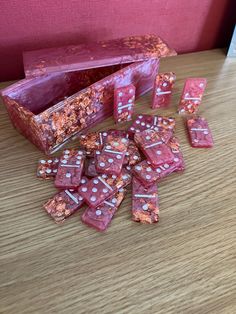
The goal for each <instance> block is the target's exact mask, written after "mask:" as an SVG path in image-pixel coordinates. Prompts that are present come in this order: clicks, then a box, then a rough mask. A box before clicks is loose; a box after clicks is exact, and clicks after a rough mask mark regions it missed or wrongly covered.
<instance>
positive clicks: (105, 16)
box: [0, 0, 235, 81]
mask: <svg viewBox="0 0 236 314" xmlns="http://www.w3.org/2000/svg"><path fill="white" fill-rule="evenodd" d="M233 2H234V3H233ZM233 5H235V1H230V0H178V1H177V0H165V1H163V0H3V1H0V81H5V80H11V79H17V78H20V77H23V76H24V74H23V65H22V51H23V50H32V49H39V48H43V47H53V46H61V45H66V44H76V43H81V42H88V41H93V40H100V39H110V38H115V37H122V36H126V35H132V34H136V35H139V34H145V33H155V34H158V35H160V36H161V37H163V38H164V39H165V40H166V41H167V42H168V43H169V44H170V45H171V46H172V47H174V48H175V49H176V50H177V51H178V52H180V53H181V52H189V51H196V50H204V49H211V48H214V47H220V46H224V45H226V44H227V42H228V40H229V38H230V35H231V30H232V25H233V14H234V10H233Z"/></svg>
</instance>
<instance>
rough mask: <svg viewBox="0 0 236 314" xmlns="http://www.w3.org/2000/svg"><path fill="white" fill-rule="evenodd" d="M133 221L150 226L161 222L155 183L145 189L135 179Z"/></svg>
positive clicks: (133, 185)
mask: <svg viewBox="0 0 236 314" xmlns="http://www.w3.org/2000/svg"><path fill="white" fill-rule="evenodd" d="M132 219H133V220H134V221H137V222H141V223H149V224H151V223H156V222H158V221H159V198H158V189H157V185H156V184H155V183H154V184H152V185H151V186H149V187H148V188H145V187H144V186H143V185H142V183H141V182H140V181H139V180H137V179H136V178H133V181H132Z"/></svg>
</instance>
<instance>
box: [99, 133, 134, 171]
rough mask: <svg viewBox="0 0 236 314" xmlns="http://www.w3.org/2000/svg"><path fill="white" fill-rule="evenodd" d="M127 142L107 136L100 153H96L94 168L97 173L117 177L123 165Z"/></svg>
mask: <svg viewBox="0 0 236 314" xmlns="http://www.w3.org/2000/svg"><path fill="white" fill-rule="evenodd" d="M128 145H129V140H128V139H127V138H125V137H123V138H122V137H117V136H113V135H108V136H107V140H106V143H105V145H104V147H103V149H102V151H101V152H100V151H97V152H96V158H95V166H96V170H97V172H98V173H105V174H115V175H119V174H120V172H121V169H122V165H123V163H124V158H125V154H126V152H127V148H128Z"/></svg>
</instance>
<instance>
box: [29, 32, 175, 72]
mask: <svg viewBox="0 0 236 314" xmlns="http://www.w3.org/2000/svg"><path fill="white" fill-rule="evenodd" d="M174 55H176V52H175V50H173V49H171V48H170V47H169V46H168V45H167V44H166V43H165V42H164V41H163V40H162V39H161V38H160V37H158V36H156V35H143V36H129V37H124V38H119V39H113V40H107V41H100V42H95V43H90V44H81V45H76V46H74V45H73V46H65V47H59V48H47V49H40V50H34V51H26V52H24V53H23V58H24V69H25V75H26V77H27V78H31V77H36V76H41V75H44V74H49V73H54V72H71V71H77V70H85V69H91V68H99V67H104V66H110V65H115V64H125V63H130V62H137V61H144V60H147V59H150V58H160V57H167V56H174Z"/></svg>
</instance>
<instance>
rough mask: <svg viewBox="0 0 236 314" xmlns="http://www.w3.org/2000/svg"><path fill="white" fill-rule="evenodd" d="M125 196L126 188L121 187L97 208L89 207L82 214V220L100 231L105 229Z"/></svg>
mask: <svg viewBox="0 0 236 314" xmlns="http://www.w3.org/2000/svg"><path fill="white" fill-rule="evenodd" d="M124 196H125V190H124V189H120V190H119V191H118V192H117V193H116V194H115V195H113V196H112V197H111V198H109V199H107V200H106V201H104V202H103V204H101V205H100V206H98V207H97V208H91V207H88V208H87V209H86V210H85V211H84V213H83V215H82V216H81V220H82V222H83V223H85V224H86V225H88V226H89V227H92V228H94V229H96V230H98V231H105V230H106V229H107V228H108V226H109V224H110V222H111V220H112V218H113V216H114V214H115V213H116V211H117V209H118V207H119V206H120V204H121V202H122V201H123V199H124Z"/></svg>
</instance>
